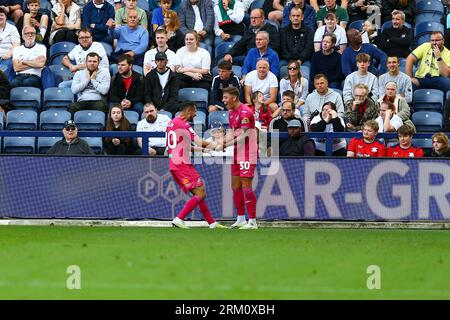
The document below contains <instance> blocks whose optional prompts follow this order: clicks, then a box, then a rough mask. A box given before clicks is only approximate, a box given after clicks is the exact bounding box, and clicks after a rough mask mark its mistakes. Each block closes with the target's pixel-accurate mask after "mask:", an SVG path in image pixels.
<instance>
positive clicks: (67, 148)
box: [47, 120, 94, 155]
mask: <svg viewBox="0 0 450 320" xmlns="http://www.w3.org/2000/svg"><path fill="white" fill-rule="evenodd" d="M63 135H64V137H63V138H62V139H61V140H59V141H57V142H56V143H55V144H54V145H53V146H52V147H51V148H50V149H49V150H48V152H47V154H53V155H82V154H90V155H92V154H94V151H93V150H92V149H91V147H90V146H89V144H88V143H87V142H86V141H85V140H83V139H81V138H80V137H78V127H77V124H76V123H75V121H73V120H67V121H66V122H65V123H64V129H63Z"/></svg>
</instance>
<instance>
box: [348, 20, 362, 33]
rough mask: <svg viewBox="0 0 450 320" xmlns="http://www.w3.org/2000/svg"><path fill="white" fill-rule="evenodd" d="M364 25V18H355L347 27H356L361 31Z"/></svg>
mask: <svg viewBox="0 0 450 320" xmlns="http://www.w3.org/2000/svg"><path fill="white" fill-rule="evenodd" d="M363 26H364V20H356V21H353V22H352V23H350V25H349V26H348V29H349V30H350V29H357V30H358V31H362V30H363Z"/></svg>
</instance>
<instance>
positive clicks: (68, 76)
mask: <svg viewBox="0 0 450 320" xmlns="http://www.w3.org/2000/svg"><path fill="white" fill-rule="evenodd" d="M48 68H49V69H50V71H51V72H52V73H53V75H54V77H55V82H56V85H58V84H60V83H61V82H63V81H69V80H72V79H73V75H74V74H73V73H72V72H70V70H69V69H67V68H66V67H65V66H63V65H60V64H59V65H52V66H49V67H48Z"/></svg>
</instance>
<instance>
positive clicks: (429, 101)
mask: <svg viewBox="0 0 450 320" xmlns="http://www.w3.org/2000/svg"><path fill="white" fill-rule="evenodd" d="M413 109H414V111H422V110H425V111H427V110H428V111H436V112H441V113H442V111H443V109H444V92H442V91H441V90H437V89H417V90H416V91H414V96H413Z"/></svg>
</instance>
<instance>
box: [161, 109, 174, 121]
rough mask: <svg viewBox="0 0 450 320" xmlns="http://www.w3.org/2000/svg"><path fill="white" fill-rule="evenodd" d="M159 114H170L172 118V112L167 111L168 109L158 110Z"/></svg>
mask: <svg viewBox="0 0 450 320" xmlns="http://www.w3.org/2000/svg"><path fill="white" fill-rule="evenodd" d="M158 113H159V114H165V115H166V116H168V117H169V118H170V119H172V112H169V111H166V110H160V111H158Z"/></svg>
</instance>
